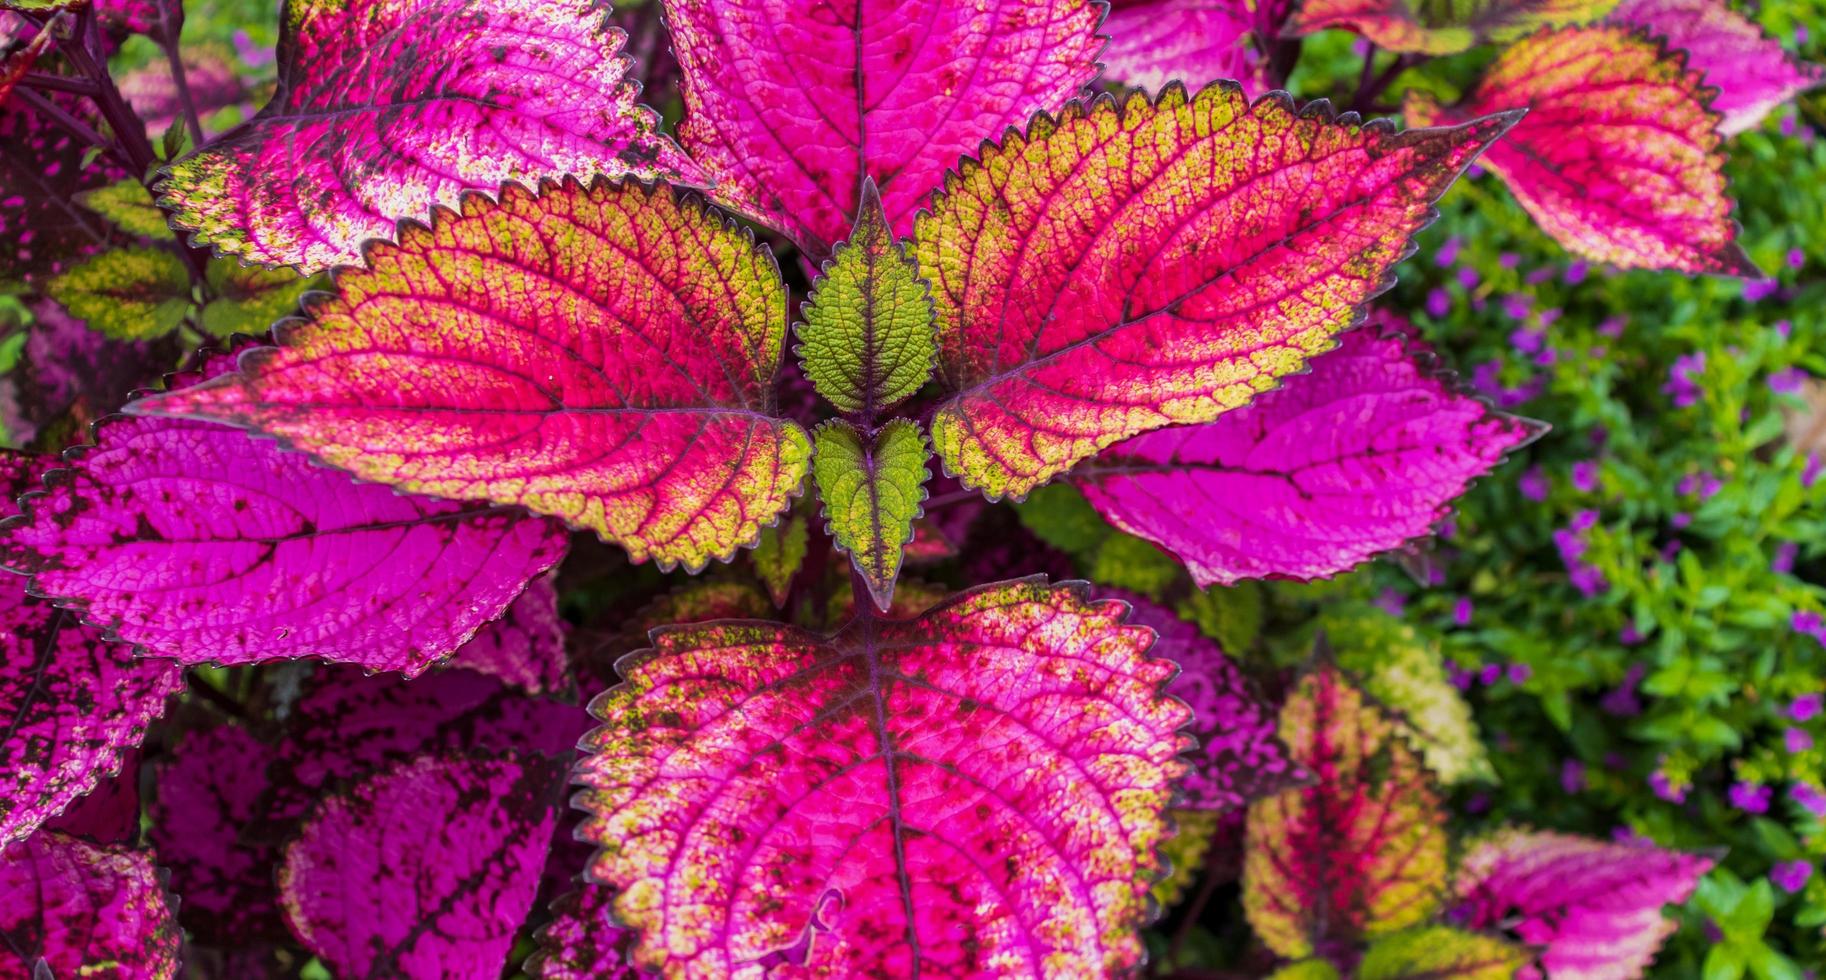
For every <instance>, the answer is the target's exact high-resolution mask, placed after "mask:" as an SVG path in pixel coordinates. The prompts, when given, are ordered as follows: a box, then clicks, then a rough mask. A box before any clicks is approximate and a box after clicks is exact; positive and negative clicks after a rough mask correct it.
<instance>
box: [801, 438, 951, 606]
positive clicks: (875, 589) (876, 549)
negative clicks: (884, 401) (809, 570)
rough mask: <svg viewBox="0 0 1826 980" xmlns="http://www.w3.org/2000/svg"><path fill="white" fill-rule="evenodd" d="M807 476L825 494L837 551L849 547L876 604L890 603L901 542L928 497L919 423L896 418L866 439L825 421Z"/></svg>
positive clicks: (924, 448) (924, 447) (928, 452)
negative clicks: (870, 439)
mask: <svg viewBox="0 0 1826 980" xmlns="http://www.w3.org/2000/svg"><path fill="white" fill-rule="evenodd" d="M814 440H815V445H816V454H815V455H814V456H813V457H812V478H813V479H814V480H816V481H817V483H818V495H819V496H821V497H823V498H824V517H825V520H826V521H827V526H828V527H829V528H830V533H831V537H832V538H834V539H835V540H836V543H837V549H838V550H839V551H845V552H848V553H849V555H850V561H851V562H853V563H854V564H855V566H856V570H857V571H859V572H861V573H862V577H863V580H864V581H866V582H868V585H869V595H870V596H871V597H872V598H873V599H874V600H875V606H876V608H878V609H880V610H882V611H883V612H886V611H887V610H888V607H889V606H890V605H892V604H893V601H894V581H895V579H897V578H898V577H899V576H900V557H901V549H902V547H903V546H904V545H905V544H906V543H907V542H908V541H910V540H912V538H913V521H914V520H915V519H917V518H918V517H919V515H920V506H919V505H920V501H923V500H925V499H926V489H925V484H926V478H927V477H929V476H931V473H930V472H929V471H928V470H927V469H926V460H927V459H929V458H931V455H932V454H931V450H930V449H929V448H928V447H927V445H926V436H925V433H923V432H921V431H920V430H919V425H918V424H917V423H914V422H910V421H908V420H906V419H895V420H894V421H892V422H889V423H888V424H887V425H885V426H882V428H881V430H880V431H879V432H877V433H876V435H875V439H874V442H873V443H872V444H871V443H870V442H869V441H868V440H867V437H865V436H864V435H863V433H862V432H860V431H858V430H857V429H856V427H855V426H852V425H850V424H849V423H847V422H840V421H834V422H827V423H825V424H824V425H822V426H819V428H818V431H817V433H816V434H815V435H814Z"/></svg>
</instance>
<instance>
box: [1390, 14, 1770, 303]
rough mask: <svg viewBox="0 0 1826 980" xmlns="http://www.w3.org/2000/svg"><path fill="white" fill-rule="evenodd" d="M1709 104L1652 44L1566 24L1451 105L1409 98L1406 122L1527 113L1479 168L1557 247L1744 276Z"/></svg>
mask: <svg viewBox="0 0 1826 980" xmlns="http://www.w3.org/2000/svg"><path fill="white" fill-rule="evenodd" d="M1709 98H1710V93H1709V90H1707V89H1705V88H1704V87H1703V86H1702V85H1701V83H1700V73H1699V72H1697V71H1690V70H1688V69H1687V68H1686V67H1685V66H1684V64H1683V59H1682V58H1681V57H1680V56H1679V55H1675V54H1671V53H1669V52H1668V51H1667V50H1666V49H1665V48H1663V47H1662V46H1661V43H1660V42H1659V41H1656V40H1653V39H1651V38H1649V37H1647V36H1645V35H1643V34H1641V33H1637V32H1633V31H1632V30H1631V29H1630V28H1627V27H1618V26H1596V27H1571V28H1565V29H1562V30H1557V31H1541V32H1539V33H1537V34H1534V35H1531V36H1530V37H1528V38H1527V39H1525V40H1523V41H1520V42H1518V43H1516V44H1514V45H1512V46H1510V47H1508V48H1506V49H1504V51H1503V52H1502V54H1500V55H1498V56H1497V59H1496V61H1495V62H1493V63H1492V64H1491V65H1490V67H1489V68H1488V69H1487V70H1486V71H1485V73H1484V77H1483V79H1482V80H1481V81H1480V82H1479V83H1478V86H1477V88H1476V90H1475V91H1473V92H1472V93H1471V94H1470V95H1469V96H1467V97H1466V98H1465V100H1464V101H1463V102H1462V103H1460V104H1459V105H1457V106H1455V107H1451V108H1446V107H1442V106H1441V105H1439V103H1438V102H1437V101H1435V100H1434V99H1433V97H1432V96H1431V95H1429V94H1427V93H1424V92H1420V91H1418V90H1414V91H1410V92H1409V93H1408V97H1407V104H1406V114H1407V118H1408V121H1409V122H1410V123H1412V124H1414V125H1431V124H1434V123H1438V122H1441V121H1449V120H1452V119H1463V118H1467V117H1470V116H1476V115H1479V114H1482V113H1485V112H1489V111H1491V110H1492V109H1498V108H1503V109H1510V108H1526V109H1527V110H1528V114H1527V116H1526V117H1524V118H1523V119H1522V121H1521V122H1519V123H1517V124H1516V126H1515V128H1514V129H1513V130H1511V131H1510V133H1509V135H1508V137H1507V138H1505V139H1504V140H1502V141H1501V142H1500V143H1498V144H1497V145H1495V146H1494V147H1492V148H1491V149H1490V152H1489V153H1488V154H1486V155H1485V157H1484V166H1486V167H1488V168H1490V170H1491V171H1492V172H1493V173H1495V174H1496V175H1497V176H1498V177H1501V178H1502V180H1503V182H1504V183H1505V184H1507V185H1508V186H1509V190H1510V192H1511V193H1513V194H1514V195H1515V197H1516V200H1517V201H1519V202H1521V205H1522V207H1523V208H1525V209H1527V211H1528V213H1529V214H1530V215H1532V216H1533V217H1534V220H1535V221H1536V223H1538V224H1539V225H1540V226H1541V230H1543V231H1545V232H1547V234H1549V235H1551V236H1553V238H1554V240H1555V241H1558V242H1559V243H1560V244H1561V245H1563V246H1565V247H1566V248H1567V249H1569V250H1571V251H1573V252H1576V253H1578V254H1579V255H1583V256H1585V257H1586V258H1589V259H1595V260H1597V261H1600V262H1610V263H1614V264H1616V265H1618V266H1621V267H1623V268H1644V269H1676V270H1679V271H1682V272H1710V273H1719V274H1724V275H1755V274H1756V267H1755V266H1754V265H1753V264H1751V262H1750V259H1749V257H1748V256H1746V255H1745V254H1744V251H1743V249H1742V247H1740V246H1739V245H1738V244H1737V241H1736V238H1737V226H1736V224H1735V223H1734V222H1733V221H1732V220H1731V200H1730V198H1729V197H1727V196H1726V194H1725V176H1724V160H1725V158H1724V153H1723V152H1722V151H1721V150H1719V148H1718V147H1719V135H1718V123H1719V116H1718V114H1717V113H1714V112H1712V111H1710V110H1709V109H1707V107H1706V106H1707V102H1708V100H1709Z"/></svg>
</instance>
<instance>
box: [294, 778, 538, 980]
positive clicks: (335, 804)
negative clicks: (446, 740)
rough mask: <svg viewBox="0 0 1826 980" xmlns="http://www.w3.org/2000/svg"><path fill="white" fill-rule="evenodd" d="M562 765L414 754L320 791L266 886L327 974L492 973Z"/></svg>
mask: <svg viewBox="0 0 1826 980" xmlns="http://www.w3.org/2000/svg"><path fill="white" fill-rule="evenodd" d="M563 774H564V767H563V765H562V764H561V763H556V762H553V761H551V760H547V759H540V758H516V757H508V758H499V759H488V758H476V757H469V756H462V755H446V756H423V757H420V758H417V759H414V760H411V761H409V762H405V763H402V764H401V765H399V766H396V767H393V768H391V769H387V770H385V771H383V772H381V773H379V774H377V775H375V776H372V777H370V778H368V779H366V780H363V781H362V782H360V783H357V784H356V785H354V786H353V787H350V788H349V789H348V790H346V791H344V792H341V793H338V794H336V795H333V796H330V797H328V798H327V799H325V800H324V801H323V803H322V804H321V805H320V806H319V807H318V808H317V809H316V811H315V812H314V813H313V814H312V816H311V819H310V821H309V822H308V823H306V824H305V827H304V831H303V833H302V834H301V835H300V837H299V838H298V840H296V841H294V842H293V843H292V844H291V845H290V846H289V847H287V848H286V850H285V862H284V864H282V865H281V866H280V868H279V892H280V895H281V900H282V902H283V905H284V908H285V918H286V922H287V924H288V925H290V926H291V928H292V932H293V933H294V934H296V935H297V937H298V939H299V941H300V942H302V943H303V944H304V945H305V947H306V948H308V949H310V950H311V951H312V952H313V953H316V954H317V955H318V956H320V957H322V958H323V960H324V962H325V963H326V964H328V965H329V966H330V968H331V969H332V970H333V971H335V972H336V973H337V974H340V975H346V976H370V977H380V976H405V977H448V978H453V980H454V978H478V980H495V978H496V977H499V976H500V975H501V968H502V966H503V965H504V963H505V962H506V959H507V953H508V950H509V949H510V948H511V947H512V945H513V940H514V933H515V932H516V931H517V930H518V929H519V927H520V923H521V922H522V921H523V920H524V919H525V918H526V913H527V912H528V911H530V910H531V908H532V905H533V898H534V895H535V893H536V892H537V891H538V888H539V877H540V872H541V871H542V870H543V868H544V866H545V852H546V848H547V847H548V846H549V845H550V842H551V836H552V829H553V828H554V827H555V826H556V825H557V822H558V800H559V793H558V790H559V789H560V787H561V786H562V785H563Z"/></svg>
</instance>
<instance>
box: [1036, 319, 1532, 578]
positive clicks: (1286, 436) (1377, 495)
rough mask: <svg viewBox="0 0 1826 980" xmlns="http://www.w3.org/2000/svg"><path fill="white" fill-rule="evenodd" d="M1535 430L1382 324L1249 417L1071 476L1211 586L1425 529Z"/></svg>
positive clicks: (1330, 565) (1347, 557)
mask: <svg viewBox="0 0 1826 980" xmlns="http://www.w3.org/2000/svg"><path fill="white" fill-rule="evenodd" d="M1384 326H1391V327H1394V328H1395V332H1391V333H1384V332H1383V330H1382V329H1381V328H1382V327H1384ZM1539 431H1540V427H1539V426H1538V425H1537V424H1535V423H1531V422H1528V421H1526V420H1524V419H1518V418H1515V417H1514V416H1510V415H1505V414H1503V413H1501V412H1497V411H1494V410H1492V409H1491V408H1490V407H1489V406H1488V405H1486V404H1485V403H1483V402H1482V401H1480V400H1478V399H1477V398H1475V397H1473V396H1471V395H1468V394H1465V393H1463V392H1461V391H1459V390H1458V388H1457V386H1456V385H1455V384H1454V383H1453V382H1452V380H1451V379H1450V378H1449V377H1448V376H1442V375H1441V374H1440V373H1439V372H1438V371H1437V370H1436V369H1435V368H1434V366H1433V364H1432V356H1431V354H1430V353H1429V352H1427V351H1426V350H1425V349H1424V348H1420V347H1418V346H1417V345H1416V344H1414V343H1412V342H1410V341H1409V340H1408V339H1407V337H1406V334H1405V329H1404V325H1400V324H1397V323H1394V322H1393V321H1392V320H1391V319H1389V318H1386V317H1384V318H1378V319H1374V320H1372V325H1371V326H1370V327H1366V328H1365V329H1361V330H1355V331H1352V332H1350V333H1347V334H1345V335H1344V338H1343V343H1342V344H1341V345H1340V346H1339V348H1338V349H1337V350H1334V351H1331V352H1329V353H1326V354H1321V355H1320V356H1318V357H1317V358H1315V359H1314V360H1313V361H1312V372H1311V373H1310V374H1306V375H1300V376H1296V377H1290V378H1288V379H1287V380H1286V381H1285V382H1284V385H1283V387H1281V388H1279V389H1277V390H1275V391H1271V392H1268V393H1267V394H1264V395H1261V396H1259V397H1257V398H1256V400H1255V401H1253V402H1251V403H1250V404H1249V405H1247V406H1245V407H1243V408H1240V409H1237V410H1235V411H1232V412H1228V413H1226V414H1224V415H1222V416H1219V417H1218V419H1217V421H1215V422H1208V423H1206V424H1204V425H1198V426H1186V427H1181V428H1172V429H1160V430H1157V431H1154V432H1150V433H1147V434H1145V435H1141V436H1137V437H1136V438H1134V439H1130V440H1128V441H1127V442H1123V443H1119V444H1117V445H1115V446H1112V447H1110V448H1109V449H1108V450H1106V451H1105V452H1104V453H1103V455H1101V456H1099V457H1098V458H1097V459H1096V460H1095V461H1093V462H1091V463H1087V464H1085V465H1083V466H1080V467H1079V468H1078V469H1077V470H1075V471H1073V474H1072V475H1073V478H1074V479H1075V480H1076V481H1077V483H1078V485H1079V487H1080V488H1081V489H1083V491H1084V496H1085V497H1086V499H1088V500H1089V501H1090V502H1091V504H1092V505H1093V506H1095V507H1096V508H1097V510H1098V511H1099V512H1100V513H1101V514H1102V515H1103V516H1104V517H1105V518H1106V519H1108V520H1109V522H1110V523H1112V524H1114V525H1116V526H1117V527H1119V528H1121V529H1122V530H1124V531H1127V532H1129V533H1130V534H1135V535H1139V536H1141V537H1143V538H1146V539H1147V540H1149V541H1152V542H1154V543H1155V544H1157V545H1159V546H1160V547H1162V548H1164V549H1166V550H1167V551H1170V552H1172V553H1173V554H1174V555H1176V556H1178V557H1179V559H1180V560H1181V561H1183V562H1185V564H1186V568H1187V570H1189V571H1190V572H1191V573H1192V577H1193V579H1194V580H1195V581H1197V582H1198V584H1199V585H1201V586H1206V585H1212V584H1219V585H1230V584H1233V583H1235V582H1237V581H1239V580H1242V579H1247V578H1262V577H1270V576H1272V577H1285V578H1297V579H1313V578H1324V577H1327V576H1331V575H1336V574H1338V573H1339V572H1343V571H1346V570H1348V569H1350V568H1353V567H1355V566H1356V565H1358V564H1359V563H1361V562H1363V561H1365V560H1367V559H1369V558H1370V557H1372V556H1374V555H1376V554H1379V553H1381V552H1384V551H1388V550H1390V549H1392V548H1397V547H1400V546H1401V545H1402V544H1403V543H1404V542H1406V541H1408V540H1410V539H1413V538H1417V537H1420V536H1423V535H1425V534H1427V533H1429V532H1430V531H1431V529H1432V527H1433V525H1434V524H1436V523H1437V522H1438V521H1440V520H1441V519H1443V518H1444V517H1445V516H1446V513H1447V504H1448V502H1450V501H1451V500H1452V499H1453V498H1455V497H1457V496H1458V495H1459V494H1461V493H1463V492H1464V491H1465V488H1466V487H1467V486H1469V484H1470V482H1471V481H1472V480H1473V479H1474V478H1476V477H1479V476H1482V475H1484V474H1486V473H1488V472H1489V471H1490V470H1491V469H1493V468H1494V467H1495V466H1496V465H1497V464H1498V463H1500V462H1501V461H1502V459H1503V455H1504V454H1505V453H1507V452H1509V451H1510V450H1513V449H1514V448H1515V447H1517V446H1519V445H1521V444H1522V443H1524V442H1526V441H1527V440H1528V439H1530V438H1532V437H1533V436H1534V435H1535V434H1537V433H1538V432H1539Z"/></svg>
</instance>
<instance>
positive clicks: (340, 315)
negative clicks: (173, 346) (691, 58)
mask: <svg viewBox="0 0 1826 980" xmlns="http://www.w3.org/2000/svg"><path fill="white" fill-rule="evenodd" d="M368 258H369V261H370V263H371V268H369V269H364V270H359V271H357V270H350V271H347V272H345V273H343V274H342V275H341V276H339V277H338V278H337V290H338V291H337V294H336V295H335V296H333V297H327V298H325V299H324V300H323V301H321V302H318V303H316V304H314V305H313V306H312V307H311V309H310V311H309V312H310V318H309V319H307V320H301V321H294V322H291V323H287V324H282V325H281V327H280V329H279V341H280V343H281V344H282V346H281V347H280V348H278V349H267V350H260V351H253V352H250V353H248V354H247V355H245V356H243V358H242V371H241V373H240V374H238V375H233V376H229V377H225V378H221V379H218V380H217V381H215V382H213V383H210V384H206V385H203V386H200V387H196V388H190V389H187V390H184V391H178V392H173V393H171V394H167V395H162V396H159V397H155V398H152V399H148V400H143V401H140V402H137V403H135V404H134V405H133V406H130V407H129V410H130V411H135V412H140V413H145V414H161V415H178V416H187V417H195V418H207V419H214V420H218V421H223V422H229V423H232V424H235V425H241V426H246V427H248V428H252V429H256V430H259V431H262V432H265V433H268V434H271V435H275V436H278V437H279V438H280V439H282V440H284V441H285V442H287V443H288V444H290V445H292V446H295V447H297V448H300V449H303V450H306V451H308V452H310V453H311V454H313V455H315V456H317V457H319V458H321V459H323V460H324V461H326V462H328V463H331V464H332V465H335V466H339V467H343V468H345V469H348V470H350V471H351V472H353V473H354V474H355V475H356V476H359V477H361V478H363V479H367V480H374V481H376V482H381V483H390V484H393V485H395V486H398V487H400V488H402V489H405V490H410V491H414V492H418V493H428V494H433V495H436V496H443V497H452V498H457V499H486V500H490V501H493V502H495V503H498V504H516V505H524V506H526V507H529V508H531V509H533V510H534V511H537V512H539V513H543V514H552V515H556V516H559V517H563V518H564V519H566V520H568V521H570V522H571V523H573V524H575V525H577V526H579V527H584V528H588V529H589V530H592V531H595V532H596V533H597V534H599V535H600V536H602V538H603V539H604V540H608V541H613V542H616V543H618V544H620V545H622V546H623V547H625V548H627V549H628V552H629V554H630V555H631V556H632V557H633V558H634V560H636V561H645V560H647V559H649V558H651V559H654V560H656V561H658V562H659V564H660V566H661V567H662V568H670V567H672V566H673V565H676V564H681V563H682V564H684V565H686V566H687V567H689V568H692V569H697V568H701V567H702V566H703V565H705V564H706V563H708V562H709V561H710V560H711V559H712V558H721V559H727V558H729V557H730V556H731V555H733V554H734V553H735V550H736V549H737V548H738V547H739V546H741V545H744V544H748V543H751V542H753V541H754V540H755V538H756V537H757V536H758V535H759V534H760V531H761V528H762V527H763V526H765V525H767V524H770V523H772V522H773V521H774V519H775V518H776V517H777V516H778V515H779V514H780V513H781V512H782V511H783V510H785V509H786V506H787V503H788V502H789V500H790V498H791V497H792V495H794V494H796V493H797V492H798V490H799V484H800V482H801V480H802V478H803V476H804V474H805V469H806V465H807V459H808V457H809V455H810V440H809V439H808V437H807V436H806V434H805V430H804V429H803V428H801V427H800V426H799V425H798V424H797V423H794V422H791V421H788V420H786V419H782V418H778V417H776V416H775V415H774V414H773V404H772V391H771V388H772V384H773V376H774V371H775V369H776V368H777V367H778V365H779V361H780V348H781V345H782V343H783V342H784V340H785V334H786V291H785V288H784V287H783V286H782V285H781V282H780V275H779V270H778V269H777V268H776V267H775V265H774V260H773V257H772V256H771V255H770V254H769V253H768V252H767V251H766V250H765V249H761V248H757V247H756V246H755V244H754V240H753V237H752V236H751V235H749V234H748V233H746V232H743V231H740V230H738V229H736V228H735V227H734V226H732V225H729V224H727V223H725V222H724V221H723V219H722V218H720V217H719V216H717V215H716V213H715V212H713V211H709V210H707V209H705V208H704V207H703V206H702V205H700V204H698V203H696V202H695V201H689V200H681V199H679V198H678V197H676V196H674V193H673V192H672V191H671V190H669V189H667V188H664V187H661V188H647V187H642V186H640V185H637V184H631V183H627V184H614V183H609V182H606V181H598V182H596V183H594V184H592V185H591V186H588V187H585V186H582V185H579V184H577V183H576V182H574V181H567V182H566V183H564V184H563V185H558V184H546V185H544V187H543V188H541V190H540V191H539V192H538V193H534V192H532V191H528V190H525V189H523V188H520V187H518V186H510V187H508V188H506V189H504V190H503V192H502V194H501V198H500V200H499V202H495V201H490V200H489V199H487V198H485V197H481V196H479V195H471V196H469V197H467V198H465V199H464V201H463V205H462V213H461V214H460V215H457V214H451V213H448V212H445V213H442V214H440V215H439V217H438V218H437V219H436V220H434V222H433V224H432V227H430V228H425V227H417V226H414V227H411V228H408V229H406V231H405V232H404V233H403V234H402V236H401V240H400V243H399V244H398V245H382V246H378V247H376V248H374V249H372V250H371V251H370V253H369V256H368Z"/></svg>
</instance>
